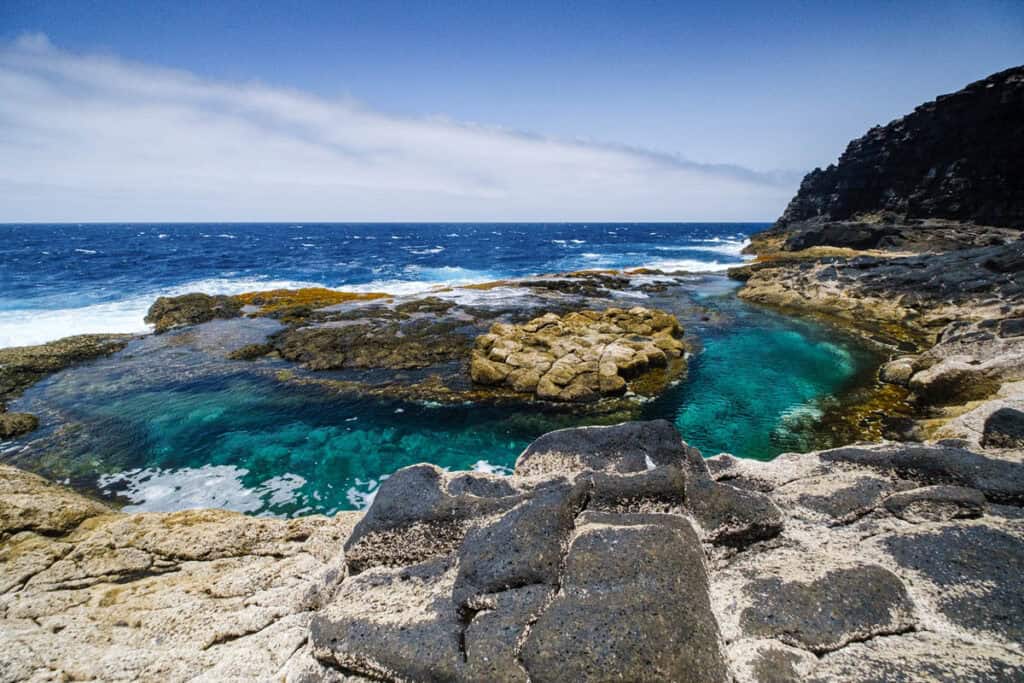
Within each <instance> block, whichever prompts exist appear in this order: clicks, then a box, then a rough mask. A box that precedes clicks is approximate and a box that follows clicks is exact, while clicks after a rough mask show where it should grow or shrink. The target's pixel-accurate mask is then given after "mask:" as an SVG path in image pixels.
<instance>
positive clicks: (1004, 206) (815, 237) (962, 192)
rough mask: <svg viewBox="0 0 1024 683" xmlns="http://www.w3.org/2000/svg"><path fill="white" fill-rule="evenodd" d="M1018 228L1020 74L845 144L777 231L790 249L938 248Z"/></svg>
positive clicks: (807, 184)
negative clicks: (820, 246) (967, 225)
mask: <svg viewBox="0 0 1024 683" xmlns="http://www.w3.org/2000/svg"><path fill="white" fill-rule="evenodd" d="M961 224H971V226H970V227H969V228H968V229H964V228H963V226H962V225H961ZM991 226H995V227H997V228H1010V229H1011V230H999V229H992V227H991ZM1022 228H1024V66H1020V67H1015V68H1012V69H1007V70H1006V71H1002V72H1000V73H997V74H994V75H992V76H989V77H988V78H986V79H984V80H981V81H978V82H976V83H972V84H970V85H968V86H967V87H965V88H964V89H963V90H960V91H958V92H955V93H952V94H950V95H942V96H940V97H938V98H936V99H935V100H934V101H932V102H927V103H925V104H922V105H921V106H919V107H917V108H916V109H915V110H914V111H913V112H912V113H910V114H908V115H906V116H904V117H903V118H901V119H897V120H896V121H893V122H892V123H889V124H888V125H885V126H877V127H875V128H872V129H871V130H869V131H868V132H867V133H866V134H865V135H864V136H863V137H861V138H858V139H856V140H854V141H852V142H851V143H850V144H849V146H848V147H847V148H846V151H845V152H844V153H843V154H842V156H840V158H839V162H838V163H837V164H834V165H832V166H829V167H828V168H826V169H825V170H821V169H815V170H814V171H812V172H811V173H809V174H808V175H807V176H806V177H805V178H804V180H803V182H802V183H801V185H800V190H799V191H798V192H797V195H796V196H795V197H794V198H793V200H792V201H791V202H790V203H789V206H788V207H786V210H785V212H784V213H783V214H782V217H781V218H779V220H778V222H777V224H776V227H775V232H776V233H777V234H785V235H787V239H786V242H785V248H786V249H789V250H798V249H805V248H807V247H812V246H818V245H831V246H839V247H852V248H855V249H870V248H875V247H892V246H898V247H913V248H924V249H930V248H934V247H935V246H936V245H938V246H939V248H941V249H944V250H945V249H950V248H957V247H965V246H983V245H986V244H999V243H1002V242H1005V241H1011V240H1013V239H1015V238H1016V237H1019V235H1020V230H1021V229H1022Z"/></svg>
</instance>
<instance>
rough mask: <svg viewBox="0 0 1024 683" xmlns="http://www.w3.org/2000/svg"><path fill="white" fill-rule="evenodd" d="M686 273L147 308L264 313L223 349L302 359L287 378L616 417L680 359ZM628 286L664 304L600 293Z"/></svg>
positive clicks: (698, 309)
mask: <svg viewBox="0 0 1024 683" xmlns="http://www.w3.org/2000/svg"><path fill="white" fill-rule="evenodd" d="M693 287H694V279H693V278H692V277H690V276H686V275H678V274H676V275H670V274H663V273H633V274H630V273H618V272H604V271H580V272H574V273H564V274H560V275H543V276H535V277H527V278H522V279H518V280H508V281H497V282H491V283H484V284H479V285H468V286H465V287H457V288H440V287H439V288H438V289H436V290H435V291H433V292H431V293H430V294H426V295H410V296H391V295H388V294H383V293H352V292H340V291H335V290H329V289H323V288H307V289H297V290H271V291H263V292H250V293H247V294H241V295H237V296H233V297H223V296H221V297H213V296H207V295H205V294H187V295H184V296H180V297H172V298H167V297H164V298H161V299H160V300H158V301H157V302H156V303H154V304H153V306H152V308H151V309H150V313H149V317H148V318H147V320H149V322H151V323H153V324H154V326H155V328H156V330H157V331H158V332H168V331H170V330H172V329H173V330H174V332H173V333H172V336H171V339H175V338H176V336H177V335H189V334H192V333H193V332H196V333H198V332H199V330H186V329H177V328H184V327H188V326H192V325H201V324H203V323H209V322H211V321H212V320H215V319H217V318H237V317H243V316H244V317H268V318H273V319H275V320H277V321H278V322H279V323H280V324H281V326H280V328H278V329H277V330H274V331H272V332H268V333H267V334H268V336H267V337H266V338H264V339H263V340H261V341H257V342H251V340H250V343H248V344H244V345H239V346H237V347H236V348H233V349H231V350H230V351H228V353H226V354H225V355H226V356H227V358H228V359H230V360H240V361H242V360H245V361H259V360H260V359H264V358H270V359H284V360H286V361H289V362H291V363H294V364H296V365H297V366H299V367H298V368H296V371H294V372H293V371H287V372H286V373H281V375H280V376H281V377H282V378H285V381H298V382H303V383H307V384H317V385H321V386H324V387H327V388H329V389H331V390H336V391H338V392H344V393H351V394H355V395H360V396H367V395H373V396H386V397H389V398H401V399H407V400H419V401H436V402H444V403H464V402H467V401H473V402H489V403H505V404H509V403H519V404H521V403H524V402H532V401H534V400H536V399H541V400H548V401H555V402H559V403H560V404H561V405H560V406H557V407H556V406H554V405H552V406H549V408H550V409H552V410H562V411H574V412H587V413H589V414H595V413H601V414H612V413H614V414H616V416H617V417H618V419H625V418H628V417H630V416H632V415H635V414H637V413H638V411H639V408H638V407H639V405H640V403H639V401H638V400H637V398H636V397H637V396H642V397H647V396H654V395H657V394H658V393H660V392H661V391H662V390H664V389H665V388H666V386H668V383H669V382H670V381H672V380H674V379H676V378H678V377H679V376H680V375H681V374H682V372H683V371H684V370H685V367H686V364H685V360H684V359H683V351H684V350H685V349H686V348H687V345H686V343H684V341H683V340H682V327H681V325H680V324H679V322H678V318H677V317H676V315H678V314H682V315H685V316H693V317H694V318H697V317H699V318H700V319H701V320H704V321H706V320H707V319H708V317H707V309H705V308H704V307H703V306H701V305H699V304H696V303H694V301H693V300H692V298H691V296H690V294H691V292H692V289H693ZM638 297H639V298H644V299H646V300H648V301H650V302H651V304H652V306H659V308H660V307H661V305H665V304H667V307H668V308H670V309H671V312H666V311H663V310H655V309H654V308H651V309H644V308H635V309H632V310H624V309H621V308H616V307H613V306H610V305H609V304H610V303H612V302H611V301H610V300H611V299H626V300H635V299H636V298H638ZM595 306H598V307H599V308H598V309H595V308H594V307H595ZM542 313H543V314H544V315H543V316H541V317H540V318H538V316H540V315H541V314H542ZM545 316H546V317H545ZM204 329H207V328H204ZM495 332H497V333H498V334H495ZM501 335H505V336H504V337H501V338H500V339H499V338H498V337H499V336H501ZM495 342H497V343H495ZM171 343H173V342H171ZM474 348H475V349H476V350H475V351H474ZM502 349H504V350H505V351H508V353H504V354H503V353H502ZM491 356H493V358H492V357H491ZM509 356H512V358H511V360H510V359H509ZM307 371H311V372H307ZM311 373H316V374H311ZM542 379H543V381H542ZM599 398H604V399H605V400H602V401H598V400H596V399H599Z"/></svg>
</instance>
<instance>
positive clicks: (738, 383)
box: [0, 223, 877, 515]
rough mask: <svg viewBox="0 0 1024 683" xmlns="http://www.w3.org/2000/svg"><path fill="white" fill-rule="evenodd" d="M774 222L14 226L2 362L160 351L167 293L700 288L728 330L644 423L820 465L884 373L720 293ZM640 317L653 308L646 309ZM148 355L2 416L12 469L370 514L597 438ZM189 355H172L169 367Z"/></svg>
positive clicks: (4, 261)
mask: <svg viewBox="0 0 1024 683" xmlns="http://www.w3.org/2000/svg"><path fill="white" fill-rule="evenodd" d="M764 227H766V225H764V224H734V223H730V224H714V223H679V224H663V223H658V224H635V223H608V224H464V223H454V224H315V225H289V224H166V225H165V224H146V225H140V224H134V225H118V224H111V225H93V224H87V225H0V346H18V345H27V344H36V343H41V342H45V341H49V340H52V339H57V338H60V337H63V336H67V335H71V334H79V333H87V332H137V333H146V332H148V331H149V330H148V328H147V326H146V325H145V323H144V322H143V316H144V315H145V312H146V309H147V308H148V307H149V305H150V304H151V303H152V301H153V300H154V299H155V298H156V297H157V296H160V295H165V294H181V293H185V292H191V291H202V292H206V293H211V294H214V293H226V294H230V293H241V292H245V291H252V290H258V289H269V288H279V287H301V286H326V287H332V288H338V289H344V290H349V291H352V290H355V291H384V292H389V293H392V294H395V295H401V294H407V293H415V292H421V291H424V292H425V291H428V290H430V289H432V288H436V287H437V286H439V285H445V284H447V285H455V284H468V283H475V282H486V281H491V280H497V279H502V278H509V277H518V276H526V275H535V274H543V273H557V272H565V271H573V270H583V269H595V268H601V269H605V268H611V269H625V268H636V267H646V268H652V269H660V270H666V271H679V270H685V271H689V272H692V273H698V274H701V278H702V279H701V280H700V282H699V283H698V284H696V285H695V287H696V290H695V291H694V292H693V296H695V297H696V298H698V299H700V300H701V301H702V303H703V304H704V305H707V306H709V307H711V308H713V309H715V310H718V311H720V312H721V313H722V316H721V318H722V319H724V320H727V321H728V323H727V324H716V325H708V326H707V327H706V329H703V328H702V329H697V330H695V332H696V334H697V336H698V337H699V338H700V339H701V342H702V346H701V351H700V353H699V354H697V355H696V356H694V357H693V358H692V359H691V361H690V368H689V372H688V375H687V377H686V379H685V380H684V381H683V382H681V383H680V384H679V385H678V386H675V387H673V388H672V389H671V390H670V391H668V392H667V393H666V394H665V395H663V396H661V397H660V398H658V399H656V400H654V401H651V402H650V403H648V404H646V405H645V406H644V407H643V413H644V414H643V417H645V418H654V417H664V418H667V419H670V420H672V421H674V422H675V424H676V425H677V426H678V427H679V429H680V431H681V432H682V434H683V436H684V438H686V439H687V440H688V441H689V442H690V443H692V444H694V445H696V446H697V447H698V448H701V449H702V451H704V453H705V454H706V455H713V454H715V453H718V452H722V451H728V452H732V453H734V454H736V455H737V456H740V457H751V458H759V459H766V458H770V457H773V456H774V455H776V454H778V453H780V452H784V451H787V450H800V449H803V448H807V447H810V446H814V445H815V443H813V441H809V440H808V439H810V438H811V437H810V436H809V434H810V430H809V425H813V423H814V421H815V420H817V419H818V418H819V417H820V416H821V415H822V414H823V411H825V410H827V408H828V407H829V405H831V404H832V403H834V402H835V400H836V398H837V397H838V396H841V395H842V394H843V392H846V391H849V390H850V388H851V387H853V386H855V385H856V384H857V383H858V382H859V381H860V380H861V379H862V378H863V376H864V375H865V373H866V372H867V371H868V370H869V369H870V368H871V367H873V364H874V363H875V362H876V361H877V359H876V358H875V357H874V356H873V355H872V354H871V353H870V352H869V351H868V350H866V349H864V348H861V347H860V346H858V345H857V343H856V342H855V341H854V340H851V339H847V338H845V337H843V336H841V335H840V334H839V333H837V332H835V331H834V330H831V329H828V328H824V327H820V326H818V325H815V324H812V323H808V322H802V321H798V320H794V319H791V318H787V317H784V316H781V315H778V314H776V313H773V312H770V311H767V310H763V309H759V308H757V307H754V306H750V305H747V304H745V303H743V302H742V301H740V300H739V299H738V298H737V297H736V296H735V291H736V287H737V284H736V283H734V282H731V281H729V280H728V279H726V278H725V277H724V275H722V274H721V273H723V271H724V270H725V269H727V268H728V267H730V266H733V265H737V264H740V263H742V262H743V260H744V257H743V256H741V254H740V252H741V250H742V249H743V247H744V246H745V245H746V244H747V239H748V236H749V235H750V234H751V233H752V232H756V231H757V230H760V229H763V228H764ZM641 303H642V302H641ZM152 347H153V344H150V343H148V342H147V341H146V340H145V339H144V340H140V341H139V342H133V345H132V346H130V347H129V349H128V350H127V351H126V352H125V353H124V354H121V355H120V356H118V357H116V358H112V359H104V360H100V361H97V362H94V363H89V364H86V365H84V366H80V367H77V368H73V369H71V370H68V371H65V372H62V373H59V374H57V375H55V376H52V377H50V378H49V379H47V380H44V381H43V382H40V383H39V384H37V385H35V386H34V387H32V388H31V389H29V390H28V391H27V392H26V393H25V395H24V396H23V397H22V398H20V399H18V400H17V401H15V402H14V403H13V404H12V405H11V406H10V409H12V410H28V411H31V412H34V413H37V414H39V415H40V416H41V417H42V427H41V428H40V430H39V431H38V432H36V433H34V434H32V435H30V436H29V437H25V438H23V439H22V440H20V441H16V442H9V443H6V444H0V459H4V460H7V461H9V462H13V463H15V464H18V465H20V466H23V467H28V468H30V469H35V470H37V471H40V472H42V473H44V474H46V475H48V476H51V477H53V478H56V479H62V480H67V481H69V482H70V483H72V484H75V485H77V486H80V487H82V488H86V489H91V490H95V491H98V492H100V493H101V494H103V495H107V496H110V497H112V498H117V499H118V500H119V501H120V502H122V503H127V504H128V508H129V509H142V510H171V509H180V508H183V507H192V506H206V505H213V506H220V507H227V508H232V509H237V510H242V511H247V512H252V513H259V514H275V515H294V514H300V513H308V512H314V511H315V512H327V513H330V512H333V511H335V510H339V509H353V508H359V507H363V506H365V505H366V504H367V503H368V501H369V500H370V499H371V498H372V495H373V493H374V491H375V490H376V488H377V486H378V485H379V483H380V481H381V480H382V479H383V478H386V477H387V476H388V475H389V474H391V473H392V472H394V471H395V470H396V469H398V468H400V467H402V466H405V465H409V464H412V463H416V462H423V461H426V462H433V463H436V464H438V465H441V466H443V467H448V468H451V469H482V470H490V471H498V472H502V471H506V470H507V469H508V468H510V467H511V465H512V464H513V463H514V462H515V458H516V455H517V454H518V453H519V452H520V451H521V449H522V448H523V447H524V446H525V445H526V444H527V443H529V441H530V440H532V439H533V438H535V437H536V436H538V435H539V434H541V433H543V432H544V431H547V430H549V429H552V428H556V427H565V426H571V425H574V424H582V423H586V422H587V421H588V420H587V418H583V417H580V418H576V417H573V416H571V415H564V414H562V415H552V416H545V415H537V414H536V411H517V410H511V409H497V408H485V407H482V406H461V407H460V406H454V407H441V406H436V405H429V404H416V403H408V402H396V401H387V400H383V399H373V398H359V399H353V398H351V397H339V396H331V395H326V394H324V393H323V392H312V391H309V390H306V389H303V388H301V387H297V386H293V385H290V384H286V383H281V382H276V381H273V380H272V379H268V377H267V376H266V375H261V374H259V373H254V372H252V371H250V370H247V369H246V368H247V367H249V366H247V365H246V364H244V363H235V364H222V365H217V366H215V367H206V366H203V368H202V371H200V370H199V369H197V367H198V364H199V363H200V362H199V361H198V360H196V358H195V357H193V356H189V355H187V354H186V353H185V352H184V351H175V352H174V353H172V352H170V351H168V350H167V349H166V348H161V349H160V350H159V352H158V351H157V350H155V349H154V348H152ZM175 354H177V355H175Z"/></svg>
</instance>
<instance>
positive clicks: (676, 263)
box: [636, 259, 737, 273]
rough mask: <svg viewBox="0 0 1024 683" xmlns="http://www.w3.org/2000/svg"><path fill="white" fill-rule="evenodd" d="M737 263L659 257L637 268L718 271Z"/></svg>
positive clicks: (674, 270) (673, 270)
mask: <svg viewBox="0 0 1024 683" xmlns="http://www.w3.org/2000/svg"><path fill="white" fill-rule="evenodd" d="M736 265H737V264H736V263H721V262H719V261H700V260H698V259H659V260H656V261H651V262H650V263H645V264H643V265H640V266H636V267H637V268H646V269H648V270H663V271H665V272H668V273H671V272H676V271H683V272H687V273H716V272H720V271H723V270H728V269H729V268H734V267H735V266H736Z"/></svg>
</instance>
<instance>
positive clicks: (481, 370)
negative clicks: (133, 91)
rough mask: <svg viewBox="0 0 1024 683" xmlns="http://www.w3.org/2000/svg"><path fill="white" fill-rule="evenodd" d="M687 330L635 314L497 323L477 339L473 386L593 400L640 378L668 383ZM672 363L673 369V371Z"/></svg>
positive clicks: (658, 315)
mask: <svg viewBox="0 0 1024 683" xmlns="http://www.w3.org/2000/svg"><path fill="white" fill-rule="evenodd" d="M682 336H683V330H682V327H681V326H680V325H679V321H678V320H676V318H675V316H673V315H670V314H668V313H665V312H663V311H656V310H651V309H647V308H642V307H639V306H637V307H634V308H631V309H629V310H628V311H626V310H623V309H621V308H609V309H606V310H604V311H589V310H588V311H579V312H573V313H569V314H567V315H565V316H558V315H556V314H554V313H548V314H547V315H543V316H541V317H539V318H534V319H533V320H530V321H529V322H527V323H525V324H523V325H507V324H504V323H497V324H495V325H494V326H492V327H491V330H490V332H488V333H487V334H484V335H481V336H479V337H477V339H476V347H475V349H474V351H473V357H472V361H471V363H470V374H471V376H472V378H473V381H474V382H476V383H478V384H484V385H498V386H506V387H509V388H511V389H513V390H514V391H517V392H523V393H532V394H534V395H536V396H537V398H542V399H547V400H552V401H588V400H595V399H597V398H600V397H601V396H607V395H612V396H617V395H620V394H623V393H625V392H626V391H627V390H629V388H630V386H629V382H628V380H631V379H633V378H638V377H641V376H642V375H645V374H646V373H648V372H650V371H652V370H655V369H662V370H663V372H662V374H663V378H662V381H663V383H664V381H667V380H668V379H669V378H671V377H672V376H678V374H679V373H680V372H681V371H682V369H683V366H682V364H680V363H671V361H674V360H676V359H679V358H681V357H682V355H683V352H684V350H685V349H686V346H685V344H684V343H683V342H682ZM670 364H671V365H672V366H673V367H671V368H670V367H669V366H670Z"/></svg>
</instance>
